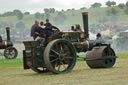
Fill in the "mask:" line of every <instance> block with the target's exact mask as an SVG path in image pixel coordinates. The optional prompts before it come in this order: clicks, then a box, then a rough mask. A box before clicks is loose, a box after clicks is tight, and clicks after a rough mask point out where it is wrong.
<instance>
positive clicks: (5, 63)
mask: <svg viewBox="0 0 128 85" xmlns="http://www.w3.org/2000/svg"><path fill="white" fill-rule="evenodd" d="M22 65H23V59H22V58H18V59H11V60H9V59H0V67H18V66H22Z"/></svg>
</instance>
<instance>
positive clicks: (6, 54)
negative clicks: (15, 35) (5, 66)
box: [4, 47, 18, 59]
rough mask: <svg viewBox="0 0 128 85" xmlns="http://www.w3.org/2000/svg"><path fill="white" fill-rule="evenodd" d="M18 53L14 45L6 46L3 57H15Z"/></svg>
mask: <svg viewBox="0 0 128 85" xmlns="http://www.w3.org/2000/svg"><path fill="white" fill-rule="evenodd" d="M17 55H18V52H17V49H16V48H14V47H8V48H6V49H5V50H4V57H5V58H6V59H15V58H16V57H17Z"/></svg>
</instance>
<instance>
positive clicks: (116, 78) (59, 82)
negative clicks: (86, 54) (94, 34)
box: [0, 58, 128, 85]
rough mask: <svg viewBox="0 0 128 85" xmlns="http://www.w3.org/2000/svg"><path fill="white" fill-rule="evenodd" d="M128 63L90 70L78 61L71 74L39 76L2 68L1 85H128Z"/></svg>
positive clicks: (19, 69)
mask: <svg viewBox="0 0 128 85" xmlns="http://www.w3.org/2000/svg"><path fill="white" fill-rule="evenodd" d="M16 60H17V59H16ZM127 61H128V58H125V59H124V58H119V59H117V62H116V64H115V65H114V67H113V68H107V69H90V68H89V67H88V66H87V64H86V63H85V61H77V63H76V65H75V67H74V69H73V70H72V71H71V72H69V73H66V74H60V75H55V74H53V73H51V72H49V73H42V74H38V73H35V72H34V71H32V70H24V69H23V67H21V66H19V67H14V66H12V67H0V85H127V84H128V81H127V80H128V65H127Z"/></svg>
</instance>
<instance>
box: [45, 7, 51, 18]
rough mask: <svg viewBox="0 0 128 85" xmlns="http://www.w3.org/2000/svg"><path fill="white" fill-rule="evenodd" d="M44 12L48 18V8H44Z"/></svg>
mask: <svg viewBox="0 0 128 85" xmlns="http://www.w3.org/2000/svg"><path fill="white" fill-rule="evenodd" d="M44 12H45V16H46V18H49V17H50V10H49V9H47V8H44Z"/></svg>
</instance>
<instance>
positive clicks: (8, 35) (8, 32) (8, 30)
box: [6, 27, 10, 40]
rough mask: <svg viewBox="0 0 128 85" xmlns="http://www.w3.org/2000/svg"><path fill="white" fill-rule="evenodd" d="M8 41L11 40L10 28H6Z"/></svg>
mask: <svg viewBox="0 0 128 85" xmlns="http://www.w3.org/2000/svg"><path fill="white" fill-rule="evenodd" d="M6 33H7V40H10V27H6Z"/></svg>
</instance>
